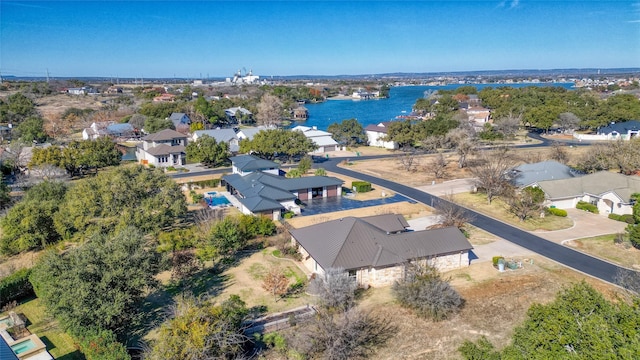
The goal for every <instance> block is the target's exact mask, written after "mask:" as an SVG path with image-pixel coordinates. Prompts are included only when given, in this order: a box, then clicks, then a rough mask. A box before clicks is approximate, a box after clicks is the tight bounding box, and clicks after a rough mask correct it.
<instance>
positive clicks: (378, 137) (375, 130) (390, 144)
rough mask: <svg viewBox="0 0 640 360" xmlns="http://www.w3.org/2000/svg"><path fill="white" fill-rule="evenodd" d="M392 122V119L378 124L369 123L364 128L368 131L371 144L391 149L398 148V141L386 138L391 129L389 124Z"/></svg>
mask: <svg viewBox="0 0 640 360" xmlns="http://www.w3.org/2000/svg"><path fill="white" fill-rule="evenodd" d="M391 124H392V121H383V122H381V123H378V124H376V125H374V124H371V125H367V127H365V128H364V131H365V132H366V133H367V138H368V139H369V146H377V147H383V148H385V149H391V150H395V149H397V148H398V143H396V142H395V141H387V140H385V138H386V137H387V131H388V130H389V125H391Z"/></svg>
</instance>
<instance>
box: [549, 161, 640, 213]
mask: <svg viewBox="0 0 640 360" xmlns="http://www.w3.org/2000/svg"><path fill="white" fill-rule="evenodd" d="M537 184H538V187H539V188H540V189H542V191H544V193H545V197H546V199H547V200H546V205H547V206H554V207H556V208H559V209H571V208H575V207H576V205H577V204H578V201H586V202H588V203H591V204H594V205H596V206H597V207H598V210H599V212H600V214H603V215H608V214H618V215H623V214H631V213H633V202H634V201H633V200H632V199H631V195H632V194H634V193H638V192H640V177H637V176H626V175H622V174H618V173H612V172H609V171H600V172H597V173H594V174H589V175H584V176H579V177H572V178H567V179H560V180H547V181H539V182H538V183H537Z"/></svg>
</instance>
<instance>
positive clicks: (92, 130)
mask: <svg viewBox="0 0 640 360" xmlns="http://www.w3.org/2000/svg"><path fill="white" fill-rule="evenodd" d="M105 136H109V137H113V138H134V137H136V136H137V134H136V131H135V129H134V128H133V126H132V125H131V124H128V123H124V124H116V123H115V122H113V121H105V122H94V123H92V124H91V126H89V127H88V128H85V129H83V130H82V139H84V140H95V139H97V138H99V137H105Z"/></svg>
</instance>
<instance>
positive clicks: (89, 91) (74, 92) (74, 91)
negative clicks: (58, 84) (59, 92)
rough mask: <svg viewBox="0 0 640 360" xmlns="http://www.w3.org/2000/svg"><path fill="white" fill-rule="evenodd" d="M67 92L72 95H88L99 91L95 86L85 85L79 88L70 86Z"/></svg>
mask: <svg viewBox="0 0 640 360" xmlns="http://www.w3.org/2000/svg"><path fill="white" fill-rule="evenodd" d="M67 93H68V94H71V95H87V94H91V95H95V94H97V93H98V91H97V90H96V89H94V88H91V87H88V86H83V87H79V88H69V89H67Z"/></svg>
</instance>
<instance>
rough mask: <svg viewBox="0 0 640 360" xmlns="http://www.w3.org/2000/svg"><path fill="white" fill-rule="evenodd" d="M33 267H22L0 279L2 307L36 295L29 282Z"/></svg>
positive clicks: (0, 302) (0, 305) (0, 304)
mask: <svg viewBox="0 0 640 360" xmlns="http://www.w3.org/2000/svg"><path fill="white" fill-rule="evenodd" d="M30 274H31V269H22V270H18V271H16V272H14V273H13V274H11V275H9V276H7V277H6V278H4V279H2V280H0V307H2V306H4V305H6V304H8V303H10V302H12V301H14V300H15V301H20V300H22V299H24V298H26V297H30V296H33V295H35V294H34V292H33V286H31V283H30V282H29V275H30Z"/></svg>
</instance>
